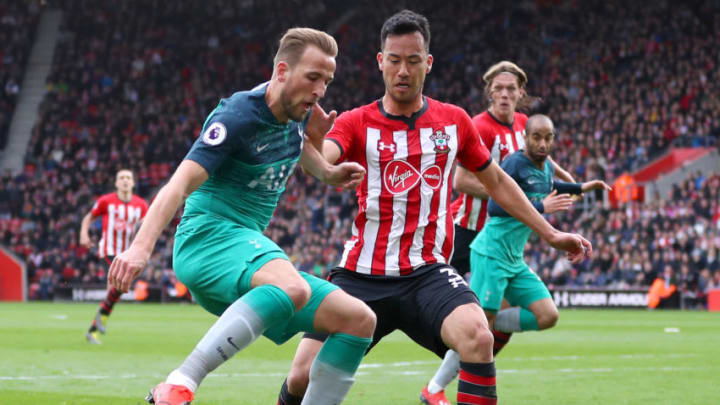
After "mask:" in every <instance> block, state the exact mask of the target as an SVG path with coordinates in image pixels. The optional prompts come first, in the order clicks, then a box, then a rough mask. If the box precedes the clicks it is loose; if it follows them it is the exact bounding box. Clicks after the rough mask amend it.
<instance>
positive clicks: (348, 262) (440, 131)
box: [326, 97, 491, 276]
mask: <svg viewBox="0 0 720 405" xmlns="http://www.w3.org/2000/svg"><path fill="white" fill-rule="evenodd" d="M326 138H327V139H329V140H331V141H333V142H335V143H336V144H337V145H338V146H339V147H340V150H341V153H342V154H341V158H340V159H341V160H348V161H354V162H358V163H360V164H361V165H363V166H364V167H365V169H366V170H367V175H366V176H365V180H364V181H363V183H362V184H361V185H360V186H359V187H358V189H357V196H358V205H359V206H358V213H357V216H356V217H355V221H354V222H353V226H352V236H351V238H350V240H348V241H347V242H346V243H345V250H344V252H343V256H342V259H341V261H340V264H339V265H340V267H344V268H346V269H348V270H351V271H357V272H358V273H363V274H371V275H383V276H404V275H409V274H411V273H412V272H413V271H414V270H415V269H417V268H418V267H420V266H423V265H425V264H430V263H438V262H439V263H447V261H448V260H449V257H450V256H451V254H452V250H453V238H454V228H453V224H452V220H451V217H449V216H448V213H449V210H450V201H451V198H452V179H450V174H451V172H452V169H453V164H454V163H455V160H456V159H457V160H459V161H460V162H462V164H463V166H465V167H467V168H468V169H469V170H482V169H484V168H485V167H487V166H488V165H489V164H490V162H491V159H490V155H489V152H488V150H487V148H485V146H484V145H483V144H482V141H481V139H480V137H479V136H478V134H477V130H476V129H475V126H474V125H473V124H472V121H471V119H470V116H468V114H467V113H466V112H465V111H464V110H463V109H461V108H460V107H457V106H454V105H452V104H445V103H441V102H439V101H436V100H433V99H431V98H429V97H425V98H424V104H423V108H422V109H421V110H420V111H418V112H416V113H415V114H413V115H412V116H411V117H404V116H394V115H391V114H388V113H387V112H386V111H385V110H384V109H383V106H382V100H378V101H376V102H373V103H371V104H368V105H366V106H363V107H359V108H356V109H354V110H352V111H348V112H345V113H343V114H342V115H340V117H338V119H337V120H336V121H335V125H334V126H333V128H332V129H331V130H330V132H329V133H328V134H327V136H326Z"/></svg>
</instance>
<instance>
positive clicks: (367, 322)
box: [352, 303, 377, 337]
mask: <svg viewBox="0 0 720 405" xmlns="http://www.w3.org/2000/svg"><path fill="white" fill-rule="evenodd" d="M356 322H357V324H356V325H357V326H356V327H355V329H356V333H352V334H353V335H355V336H360V337H372V335H373V333H374V332H375V325H376V324H377V316H376V315H375V312H373V311H372V309H370V307H368V306H367V305H365V304H364V303H363V304H362V306H360V308H359V309H358V310H357V315H356Z"/></svg>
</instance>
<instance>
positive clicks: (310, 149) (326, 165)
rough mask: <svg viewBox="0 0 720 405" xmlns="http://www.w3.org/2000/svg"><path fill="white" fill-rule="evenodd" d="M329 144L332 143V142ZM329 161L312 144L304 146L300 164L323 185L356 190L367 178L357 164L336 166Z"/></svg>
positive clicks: (306, 143) (344, 163)
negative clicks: (364, 178)
mask: <svg viewBox="0 0 720 405" xmlns="http://www.w3.org/2000/svg"><path fill="white" fill-rule="evenodd" d="M327 142H330V143H332V142H331V141H326V143H327ZM328 160H329V159H327V158H326V157H324V156H323V155H321V154H320V152H319V150H318V149H316V147H315V146H314V145H312V144H311V142H305V143H304V144H303V150H302V154H301V155H300V164H301V165H302V167H303V169H304V170H305V171H307V172H310V173H311V174H312V175H313V176H315V178H317V179H319V180H320V181H322V182H323V183H326V184H328V185H331V186H336V187H343V188H355V187H357V186H358V185H359V184H360V182H362V180H363V177H365V169H364V168H363V167H362V166H361V165H359V164H358V163H356V162H343V163H340V164H337V165H335V164H332V163H330V162H329V161H328ZM335 160H337V159H335Z"/></svg>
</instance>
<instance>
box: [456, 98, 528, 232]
mask: <svg viewBox="0 0 720 405" xmlns="http://www.w3.org/2000/svg"><path fill="white" fill-rule="evenodd" d="M527 119H528V117H527V115H525V114H522V113H518V112H516V113H515V116H514V117H513V123H512V125H508V124H505V123H504V122H501V121H500V120H498V119H497V118H495V117H494V116H493V115H492V114H490V113H489V112H488V111H485V112H482V113H480V114H478V115H476V116H475V117H473V124H474V125H475V128H477V130H478V132H479V133H480V138H482V140H483V142H485V146H487V147H488V149H490V156H492V158H493V159H495V160H496V161H497V162H498V164H500V163H501V162H502V161H503V160H505V158H506V157H508V156H510V155H512V154H513V153H515V152H516V151H518V150H520V149H522V148H524V147H525V139H524V138H523V135H525V123H526V122H527ZM487 206H488V200H484V199H482V198H475V197H472V196H470V195H467V194H464V193H460V196H459V197H458V198H457V199H456V200H455V201H453V203H452V209H451V210H452V214H453V217H454V218H455V219H454V222H455V223H456V224H458V225H460V226H462V227H463V228H467V229H470V230H472V231H476V232H480V230H481V229H482V228H483V225H485V220H486V219H487V217H488V215H487Z"/></svg>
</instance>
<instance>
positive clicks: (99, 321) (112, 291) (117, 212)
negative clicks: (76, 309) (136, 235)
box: [80, 169, 148, 344]
mask: <svg viewBox="0 0 720 405" xmlns="http://www.w3.org/2000/svg"><path fill="white" fill-rule="evenodd" d="M134 186H135V178H134V176H133V172H132V171H131V170H128V169H121V170H119V171H118V172H117V174H116V175H115V192H112V193H108V194H105V195H103V196H101V197H100V198H98V200H97V201H96V202H95V204H94V205H93V207H92V209H91V210H90V212H88V213H87V214H86V215H85V217H83V219H82V223H81V225H80V245H82V246H85V247H86V248H89V247H90V246H91V244H92V242H91V240H90V232H89V231H90V224H91V223H92V221H93V220H94V219H96V218H97V217H101V218H102V236H101V237H100V242H99V243H98V249H97V255H98V257H99V258H100V259H102V260H104V261H105V262H107V264H108V266H109V265H110V263H111V262H112V260H113V258H114V257H115V256H117V255H118V254H120V253H121V252H123V251H124V250H125V249H127V247H128V246H129V245H130V240H132V235H133V232H134V231H135V228H136V227H137V225H138V224H139V223H140V221H141V220H142V219H143V218H144V217H145V213H147V210H148V205H147V203H146V202H145V200H143V199H142V198H140V197H138V196H136V195H134V194H133V187H134ZM121 294H122V293H121V292H120V290H118V289H117V288H115V287H112V286H110V284H109V283H108V290H107V296H106V297H105V299H104V300H103V302H101V303H100V308H98V310H97V312H96V313H95V317H94V318H93V321H92V324H90V328H89V329H88V331H87V333H85V339H87V341H88V342H90V343H92V344H100V343H101V342H100V334H101V333H103V334H104V333H105V331H106V326H107V319H108V317H109V316H110V314H111V313H112V310H113V307H114V306H115V303H116V302H118V300H119V299H120V295H121Z"/></svg>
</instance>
